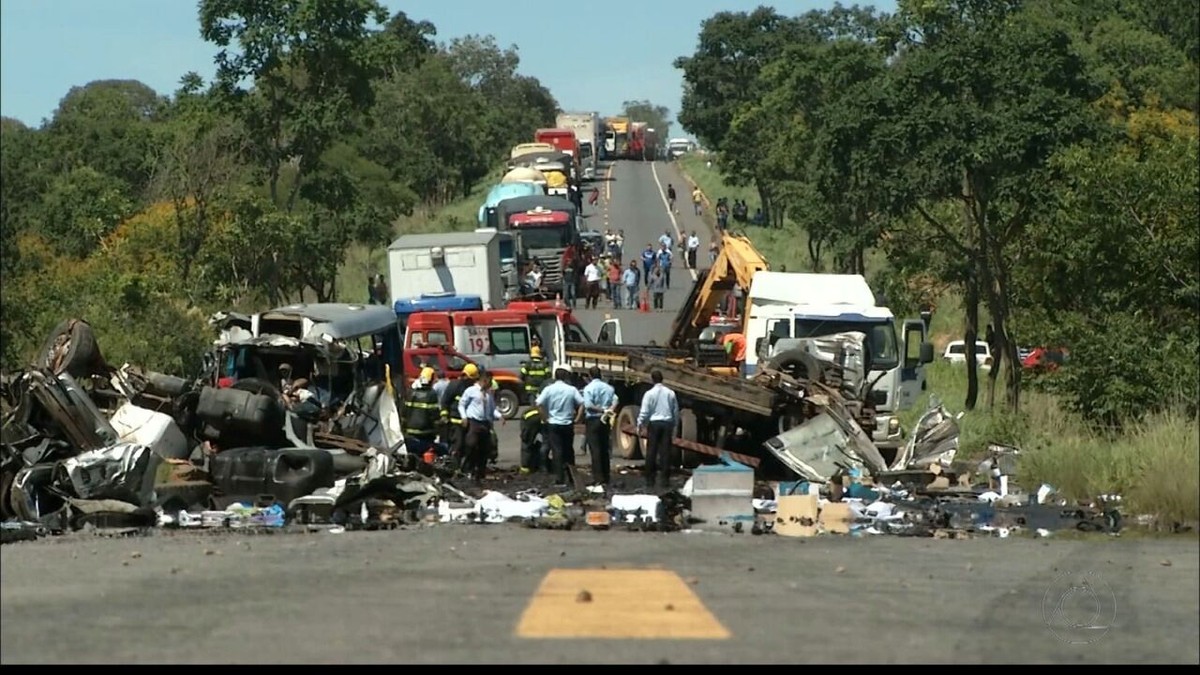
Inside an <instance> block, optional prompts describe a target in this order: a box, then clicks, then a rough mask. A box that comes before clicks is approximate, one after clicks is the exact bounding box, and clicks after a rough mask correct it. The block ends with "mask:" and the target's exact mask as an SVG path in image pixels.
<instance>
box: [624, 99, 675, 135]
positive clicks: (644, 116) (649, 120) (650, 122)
mask: <svg viewBox="0 0 1200 675" xmlns="http://www.w3.org/2000/svg"><path fill="white" fill-rule="evenodd" d="M621 110H622V114H623V115H624V116H625V117H628V118H629V120H630V121H631V122H645V123H646V126H647V127H649V128H651V129H654V132H655V133H656V134H657V135H658V138H659V139H661V140H662V141H663V142H664V143H665V142H666V140H667V139H668V138H670V137H671V110H670V109H669V108H667V107H666V106H663V105H655V104H653V103H651V102H650V101H625V102H624V103H622V104H621Z"/></svg>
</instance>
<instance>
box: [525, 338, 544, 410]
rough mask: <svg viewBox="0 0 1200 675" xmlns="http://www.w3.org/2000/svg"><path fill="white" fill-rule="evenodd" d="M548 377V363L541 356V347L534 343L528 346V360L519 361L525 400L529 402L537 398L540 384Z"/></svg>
mask: <svg viewBox="0 0 1200 675" xmlns="http://www.w3.org/2000/svg"><path fill="white" fill-rule="evenodd" d="M548 379H550V363H549V362H547V361H546V359H544V358H542V348H541V347H539V346H538V345H534V346H532V347H530V348H529V360H528V361H524V362H522V363H521V383H522V384H523V385H524V387H525V401H526V403H530V402H532V401H533V399H535V398H537V395H538V392H539V391H541V390H542V385H543V384H545V383H546V380H548Z"/></svg>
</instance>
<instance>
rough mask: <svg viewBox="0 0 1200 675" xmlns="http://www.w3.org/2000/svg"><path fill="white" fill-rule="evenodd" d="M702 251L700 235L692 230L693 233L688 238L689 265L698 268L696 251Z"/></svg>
mask: <svg viewBox="0 0 1200 675" xmlns="http://www.w3.org/2000/svg"><path fill="white" fill-rule="evenodd" d="M699 251H700V237H699V236H697V235H696V231H695V230H692V234H691V235H690V236H688V240H687V264H688V267H690V268H692V269H696V253H697V252H699Z"/></svg>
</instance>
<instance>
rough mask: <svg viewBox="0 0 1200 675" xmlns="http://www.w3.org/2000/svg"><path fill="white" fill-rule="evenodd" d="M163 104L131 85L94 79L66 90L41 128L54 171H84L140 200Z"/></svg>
mask: <svg viewBox="0 0 1200 675" xmlns="http://www.w3.org/2000/svg"><path fill="white" fill-rule="evenodd" d="M164 103H165V101H164V100H163V98H162V97H161V96H159V95H158V94H157V93H155V91H154V90H153V89H151V88H150V87H148V86H146V85H145V84H142V83H141V82H138V81H136V80H97V81H95V82H91V83H89V84H87V85H84V86H82V87H72V88H71V90H70V91H69V92H67V95H66V96H64V97H63V99H62V101H61V102H60V103H59V105H58V109H57V110H56V111H55V112H54V117H53V118H52V119H51V120H50V122H49V123H48V124H47V126H46V131H47V134H48V136H49V139H48V143H49V146H50V152H51V157H52V158H53V160H54V161H55V164H56V168H57V169H58V171H62V172H65V171H70V170H72V169H74V168H77V167H79V166H90V167H92V168H93V169H95V170H96V171H99V172H100V173H102V174H104V175H107V176H112V177H113V178H116V179H119V180H121V181H122V182H124V183H125V185H126V186H127V190H128V191H129V194H130V196H131V197H133V198H134V199H140V198H142V197H143V192H144V191H145V189H146V187H147V186H148V184H149V181H150V176H151V173H152V171H153V166H152V164H151V162H150V161H149V158H151V157H153V156H154V131H153V127H152V123H153V122H154V120H155V119H156V118H157V116H158V115H159V113H160V112H161V110H162V108H163V105H164Z"/></svg>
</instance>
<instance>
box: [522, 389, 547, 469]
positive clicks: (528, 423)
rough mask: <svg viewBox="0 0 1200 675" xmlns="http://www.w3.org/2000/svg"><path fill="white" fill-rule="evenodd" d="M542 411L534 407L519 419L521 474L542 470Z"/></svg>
mask: <svg viewBox="0 0 1200 675" xmlns="http://www.w3.org/2000/svg"><path fill="white" fill-rule="evenodd" d="M542 426H543V425H542V411H541V410H538V408H537V407H536V406H534V407H532V408H530V409H529V410H526V411H525V414H524V415H523V416H522V418H521V473H523V474H528V473H533V472H535V471H540V470H541V469H542V454H543V453H542V446H543V445H544V442H543V440H542V438H543V435H542Z"/></svg>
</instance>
